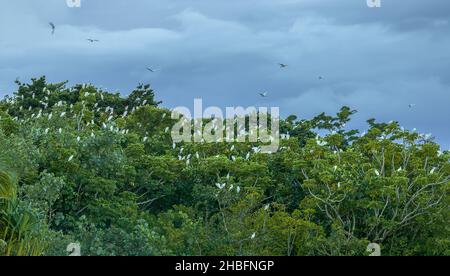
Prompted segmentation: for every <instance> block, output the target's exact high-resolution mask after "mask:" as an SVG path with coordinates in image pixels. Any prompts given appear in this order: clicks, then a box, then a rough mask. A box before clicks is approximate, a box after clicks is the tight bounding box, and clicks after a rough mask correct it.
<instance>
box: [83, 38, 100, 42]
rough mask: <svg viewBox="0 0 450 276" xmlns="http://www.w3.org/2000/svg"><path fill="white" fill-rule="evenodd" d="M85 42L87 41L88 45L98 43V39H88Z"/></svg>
mask: <svg viewBox="0 0 450 276" xmlns="http://www.w3.org/2000/svg"><path fill="white" fill-rule="evenodd" d="M86 40H87V41H89V42H90V43H94V42H99V40H98V39H92V38H88V39H86Z"/></svg>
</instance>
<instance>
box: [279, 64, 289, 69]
mask: <svg viewBox="0 0 450 276" xmlns="http://www.w3.org/2000/svg"><path fill="white" fill-rule="evenodd" d="M278 64H279V65H280V67H281V68H286V67H288V65H287V64H284V63H278Z"/></svg>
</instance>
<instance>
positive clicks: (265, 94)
mask: <svg viewBox="0 0 450 276" xmlns="http://www.w3.org/2000/svg"><path fill="white" fill-rule="evenodd" d="M259 95H260V96H261V97H263V98H265V97H267V92H264V93H259Z"/></svg>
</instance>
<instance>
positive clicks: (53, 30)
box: [48, 22, 56, 35]
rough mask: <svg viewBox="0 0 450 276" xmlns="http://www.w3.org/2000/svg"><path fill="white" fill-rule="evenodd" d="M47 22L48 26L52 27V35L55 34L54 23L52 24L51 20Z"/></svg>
mask: <svg viewBox="0 0 450 276" xmlns="http://www.w3.org/2000/svg"><path fill="white" fill-rule="evenodd" d="M48 24H49V25H50V27H51V28H52V35H53V34H55V29H56V26H55V24H53V22H50V23H48Z"/></svg>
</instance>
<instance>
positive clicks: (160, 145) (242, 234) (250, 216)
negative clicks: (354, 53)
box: [0, 77, 450, 256]
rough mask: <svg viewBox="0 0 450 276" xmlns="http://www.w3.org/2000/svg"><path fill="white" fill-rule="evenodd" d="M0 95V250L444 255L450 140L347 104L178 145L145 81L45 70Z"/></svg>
mask: <svg viewBox="0 0 450 276" xmlns="http://www.w3.org/2000/svg"><path fill="white" fill-rule="evenodd" d="M17 84H18V90H17V92H16V93H14V95H12V96H7V97H5V98H4V99H3V100H2V101H1V102H0V255H67V252H66V248H67V245H68V244H69V243H74V242H76V243H79V244H80V245H81V251H82V254H83V255H106V256H112V255H130V256H136V255H153V256H154V255H182V256H186V255H232V256H234V255H239V256H242V255H288V256H294V255H368V254H369V253H368V252H367V251H366V248H367V245H368V244H369V243H372V242H374V243H378V244H380V246H381V249H382V253H383V255H450V226H449V225H450V224H449V221H450V209H449V203H450V198H449V188H450V152H448V151H442V150H441V149H440V146H439V145H438V144H437V143H435V142H434V140H433V138H432V137H430V136H428V135H422V134H420V133H418V132H416V131H410V130H407V129H404V128H402V127H401V126H400V124H399V123H398V122H389V123H382V122H377V121H376V120H375V119H370V120H368V126H367V128H368V130H367V131H366V132H365V133H362V134H361V133H359V131H358V130H349V129H347V128H346V124H347V123H348V122H349V121H350V120H351V116H352V115H353V114H355V112H356V111H355V110H352V109H351V108H349V107H343V108H342V109H341V110H340V111H339V112H338V113H337V114H336V115H328V114H325V113H322V114H319V115H318V116H316V117H314V118H312V119H299V118H297V117H296V116H289V117H288V118H286V119H284V120H281V122H280V124H281V125H280V131H281V133H286V134H287V133H288V134H289V136H287V137H286V138H285V139H283V140H282V141H281V148H280V150H279V151H278V152H276V153H273V154H264V153H260V152H259V151H258V147H259V146H260V145H259V144H258V143H249V142H246V143H225V142H224V143H214V144H211V143H184V142H183V143H178V144H174V143H173V142H172V140H171V137H170V132H168V131H167V130H168V129H170V128H171V127H172V126H173V125H174V123H175V121H174V120H172V119H171V116H170V110H168V109H166V108H163V107H161V106H160V105H161V102H159V101H157V100H156V99H155V94H154V92H153V90H152V89H151V87H150V86H149V85H144V84H140V85H139V86H138V87H137V88H136V89H135V90H134V91H133V92H132V93H131V94H130V95H129V96H128V97H122V96H121V95H120V94H114V93H109V92H108V91H104V90H102V89H99V88H96V87H95V86H93V85H90V84H83V85H75V86H73V87H67V83H65V82H63V83H55V84H50V83H47V82H46V79H45V77H41V78H38V79H32V81H31V83H21V82H17Z"/></svg>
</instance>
